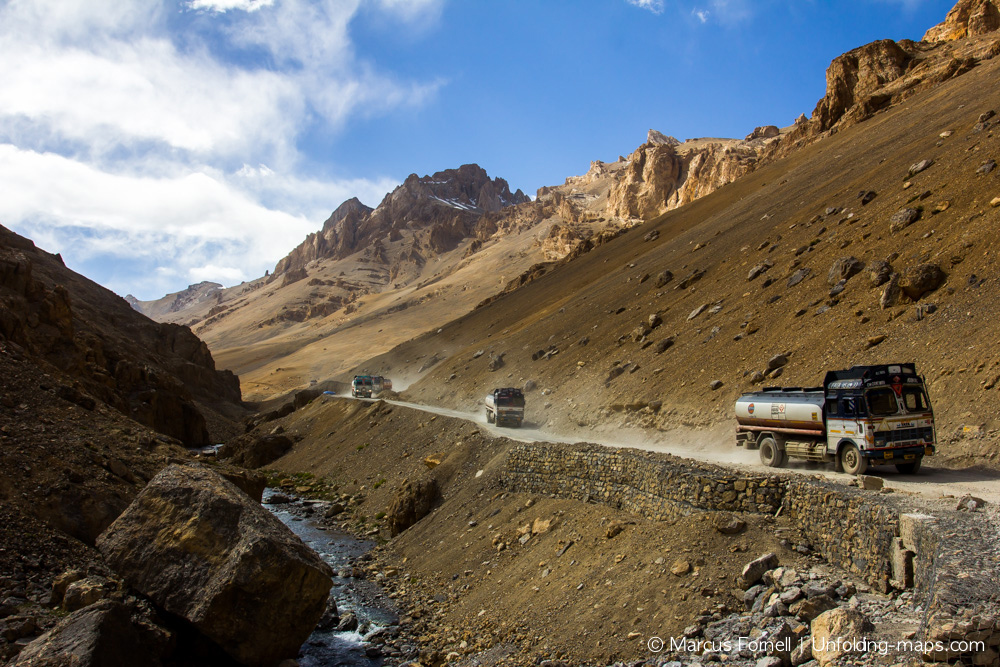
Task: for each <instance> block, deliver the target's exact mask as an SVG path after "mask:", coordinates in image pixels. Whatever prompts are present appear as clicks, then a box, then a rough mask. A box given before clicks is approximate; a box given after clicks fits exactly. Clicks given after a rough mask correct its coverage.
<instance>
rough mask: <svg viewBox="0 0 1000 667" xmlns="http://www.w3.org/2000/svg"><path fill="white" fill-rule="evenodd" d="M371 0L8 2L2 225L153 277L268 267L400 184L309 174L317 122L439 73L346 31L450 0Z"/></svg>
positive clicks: (424, 12) (1, 38)
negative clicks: (394, 65)
mask: <svg viewBox="0 0 1000 667" xmlns="http://www.w3.org/2000/svg"><path fill="white" fill-rule="evenodd" d="M373 1H374V4H369V5H365V4H364V0H315V1H309V0H190V1H182V0H118V1H116V2H114V3H94V2H93V1H92V0H11V1H9V2H6V3H4V2H0V61H2V62H3V63H4V76H3V77H0V182H2V183H4V193H5V195H4V197H3V198H0V223H3V224H5V225H7V226H8V227H12V228H15V229H18V230H21V231H22V232H27V233H28V234H29V235H31V236H34V237H35V238H36V240H37V241H39V245H43V242H44V243H45V244H47V245H43V247H47V249H50V250H52V251H54V252H55V251H61V252H63V253H64V254H66V255H77V256H78V257H80V258H82V259H91V260H95V261H99V260H100V259H101V258H102V257H106V258H107V264H108V266H111V265H113V264H114V263H115V261H116V258H118V259H127V258H134V257H136V256H139V257H142V258H145V259H146V260H147V261H148V266H147V267H146V269H147V270H146V271H144V274H143V276H141V278H138V279H139V280H142V281H144V284H146V285H147V287H148V288H149V289H154V288H155V289H159V288H161V287H167V288H168V289H169V291H176V289H179V288H181V287H183V286H184V285H178V284H176V281H178V280H181V279H184V280H188V279H192V278H194V277H197V278H198V280H201V279H213V278H212V276H211V275H209V274H211V272H212V271H218V275H216V276H215V278H214V279H215V280H220V281H235V280H237V278H239V279H240V280H242V279H247V278H251V277H254V276H256V275H260V274H262V273H263V270H264V269H265V268H269V267H271V266H273V264H274V262H275V261H276V260H277V259H279V258H280V257H281V256H283V255H284V254H285V253H287V251H288V250H290V249H291V248H292V247H294V246H295V245H296V244H297V243H299V242H300V241H301V240H302V239H303V238H304V236H305V235H306V234H307V233H308V232H310V231H314V230H315V229H316V228H318V226H319V224H320V223H321V222H322V220H323V219H325V217H326V216H327V215H328V214H329V212H330V211H331V210H332V209H333V208H335V207H336V206H337V205H338V204H339V203H340V202H341V201H343V200H345V199H347V198H349V197H352V196H355V195H357V196H359V197H360V198H361V199H362V201H365V203H368V204H370V205H374V204H376V203H377V202H378V201H380V200H381V198H382V196H383V195H384V194H385V193H386V192H387V191H389V190H391V189H392V188H393V187H394V186H395V185H396V184H397V183H396V182H395V181H394V180H393V179H390V178H379V179H374V180H367V179H330V178H324V177H322V176H314V175H303V173H302V172H301V170H302V169H303V168H304V167H303V166H302V165H304V164H305V163H306V162H307V160H306V159H305V156H304V155H303V152H302V150H301V149H300V147H299V142H300V141H302V137H303V134H304V132H306V131H308V130H309V129H310V128H312V127H314V126H315V125H317V124H319V125H322V126H323V127H324V128H325V129H324V130H323V131H324V132H326V133H329V132H331V131H332V132H336V131H337V130H338V129H339V128H341V127H343V125H344V124H345V123H346V122H347V121H348V120H349V119H350V118H351V117H355V116H371V115H376V114H380V113H385V112H388V111H391V110H394V109H406V108H410V107H417V106H420V105H422V104H424V103H426V102H427V101H428V100H429V99H431V98H432V97H433V96H434V95H435V94H436V92H437V91H438V89H439V88H440V87H441V86H442V85H444V84H443V82H441V81H438V80H430V81H414V80H406V79H402V78H400V77H398V76H396V75H394V74H393V73H391V72H386V71H383V70H381V69H379V68H378V67H376V66H375V65H373V64H371V63H369V62H366V61H365V60H363V59H362V58H360V57H359V56H358V55H357V54H356V53H355V49H354V45H353V43H352V40H351V35H350V32H349V27H350V23H351V21H352V20H353V18H354V17H355V16H356V15H357V13H358V12H359V11H360V9H361V7H363V6H365V7H374V8H375V10H377V11H379V12H382V13H384V14H385V15H387V16H391V17H394V18H396V19H398V20H402V21H406V22H412V23H419V22H420V21H423V20H427V19H428V17H431V18H433V17H436V16H437V13H438V12H439V11H440V6H441V2H442V1H443V0H407V1H405V2H404V0H373ZM247 165H256V166H247ZM265 165H266V166H265ZM111 273H113V272H112V271H111V270H110V269H109V275H110V274H111ZM109 280H110V279H109ZM116 280H119V281H120V280H123V279H118V278H116ZM171 281H173V282H171ZM114 287H115V288H116V289H119V288H121V285H120V284H116V285H114ZM133 291H136V290H133ZM137 293H138V292H137ZM154 296H159V295H156V294H151V293H148V292H147V293H145V294H143V298H152V297H154Z"/></svg>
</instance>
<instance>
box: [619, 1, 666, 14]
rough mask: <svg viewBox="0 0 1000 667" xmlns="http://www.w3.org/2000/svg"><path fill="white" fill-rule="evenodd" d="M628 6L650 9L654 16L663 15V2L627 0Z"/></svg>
mask: <svg viewBox="0 0 1000 667" xmlns="http://www.w3.org/2000/svg"><path fill="white" fill-rule="evenodd" d="M627 1H628V4H630V5H635V6H636V7H642V8H643V9H648V10H649V11H651V12H653V13H654V14H662V13H663V0H627Z"/></svg>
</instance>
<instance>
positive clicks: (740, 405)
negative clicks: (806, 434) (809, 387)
mask: <svg viewBox="0 0 1000 667" xmlns="http://www.w3.org/2000/svg"><path fill="white" fill-rule="evenodd" d="M736 422H737V423H738V424H739V425H740V426H750V427H757V428H753V429H748V430H758V429H761V428H773V429H793V430H795V431H814V432H816V433H817V434H819V435H822V433H823V391H822V390H817V391H803V390H789V391H755V392H751V393H749V394H743V395H742V396H740V397H739V399H737V401H736Z"/></svg>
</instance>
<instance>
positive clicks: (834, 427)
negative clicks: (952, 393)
mask: <svg viewBox="0 0 1000 667" xmlns="http://www.w3.org/2000/svg"><path fill="white" fill-rule="evenodd" d="M736 424H737V425H736V444H737V446H739V447H746V448H747V449H758V450H760V460H761V463H763V464H764V465H766V466H771V467H782V466H784V465H785V463H786V462H787V461H788V459H789V458H797V459H803V460H806V461H817V462H826V463H835V464H836V466H837V469H838V470H843V472H846V473H850V474H853V475H858V474H861V473H863V472H865V471H866V470H867V469H868V466H872V465H883V464H892V465H895V466H896V469H897V470H899V471H900V472H903V473H910V474H912V473H916V472H917V471H918V470H920V464H921V461H922V460H923V458H924V456H928V455H931V454H934V451H935V443H936V440H937V438H936V432H935V429H934V412H933V410H932V409H931V404H930V400H929V399H928V398H927V391H926V383H925V382H924V379H923V377H921V376H920V375H917V370H916V366H915V365H914V364H912V363H907V364H887V365H878V366H854V367H853V368H850V369H848V370H843V371H829V372H827V374H826V377H825V378H824V379H823V386H822V387H805V388H803V387H766V388H764V389H763V390H762V391H755V392H750V393H747V394H743V395H742V396H740V398H739V399H738V400H737V401H736Z"/></svg>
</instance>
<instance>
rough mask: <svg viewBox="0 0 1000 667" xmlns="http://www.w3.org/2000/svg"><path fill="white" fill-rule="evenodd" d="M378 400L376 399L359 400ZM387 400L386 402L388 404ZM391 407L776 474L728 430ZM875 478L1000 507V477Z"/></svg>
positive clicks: (988, 473) (897, 487)
mask: <svg viewBox="0 0 1000 667" xmlns="http://www.w3.org/2000/svg"><path fill="white" fill-rule="evenodd" d="M357 400H376V399H357ZM383 400H385V399H383ZM386 402H387V403H390V404H392V405H398V406H400V407H406V408H412V409H414V410H421V411H423V412H428V413H431V414H436V415H441V416H446V417H453V418H456V419H464V420H466V421H470V422H473V423H475V424H476V425H477V426H478V427H479V429H480V430H481V431H483V432H486V433H489V434H491V435H493V436H503V437H507V438H510V439H512V440H519V441H522V442H557V443H566V444H576V443H581V442H591V443H596V444H600V445H604V446H607V447H629V448H634V449H644V450H648V451H654V452H664V453H668V454H673V455H675V456H682V457H685V458H690V459H694V460H697V461H705V462H707V463H715V464H719V465H729V466H735V467H739V468H749V469H752V470H755V471H758V472H765V471H770V472H774V469H771V468H765V467H764V466H763V465H761V463H760V461H759V458H758V456H757V453H756V452H750V451H745V450H743V449H740V448H737V447H736V443H735V438H733V437H732V431H731V429H729V428H726V427H720V428H715V429H711V430H708V431H704V430H701V431H699V430H695V429H685V428H677V429H674V430H672V431H667V432H658V433H656V434H650V433H646V432H642V431H634V430H631V431H630V430H627V429H621V428H615V429H614V431H613V432H612V433H601V432H598V431H588V432H586V433H580V434H558V433H552V432H549V431H545V430H542V429H541V428H538V427H535V426H533V425H532V424H531V422H525V426H523V427H522V428H501V427H499V426H496V425H494V424H488V423H487V422H486V415H485V413H484V412H482V411H480V412H475V413H473V412H464V411H461V410H453V409H450V408H442V407H439V406H433V405H421V404H420V403H411V402H408V401H398V400H386ZM784 470H788V471H790V472H795V473H798V474H804V475H822V476H824V477H827V478H829V479H834V480H841V481H844V482H846V481H848V480H849V479H850V478H849V476H848V475H845V474H843V473H838V472H835V471H834V470H833V467H832V466H821V465H818V464H807V463H791V464H790V465H789V467H788V468H785V469H784ZM869 473H870V474H874V475H877V476H879V477H881V478H882V479H883V480H884V482H885V486H887V487H889V488H891V489H893V490H894V491H896V492H899V493H907V494H913V495H919V496H922V497H924V498H928V499H941V498H947V497H948V496H954V497H956V498H961V497H962V496H964V495H968V494H971V495H973V496H977V497H979V498H983V499H984V500H987V501H989V502H991V503H996V504H1000V472H996V471H992V470H988V469H980V468H966V469H962V470H953V469H948V468H938V467H935V466H934V461H933V459H926V460H925V461H924V465H923V467H922V468H921V470H920V472H919V473H918V474H916V475H904V474H901V473H899V472H897V471H896V469H895V468H893V467H889V466H881V467H877V468H872V469H870V470H869Z"/></svg>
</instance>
